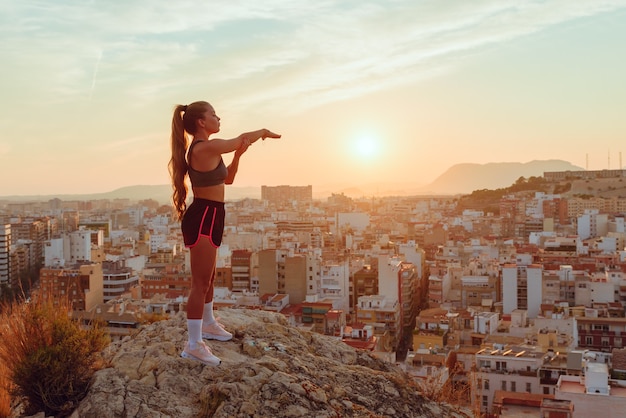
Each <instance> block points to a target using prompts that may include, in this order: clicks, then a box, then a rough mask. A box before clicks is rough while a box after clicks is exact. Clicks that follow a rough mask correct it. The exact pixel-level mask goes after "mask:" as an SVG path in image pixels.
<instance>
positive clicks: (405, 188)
mask: <svg viewBox="0 0 626 418" xmlns="http://www.w3.org/2000/svg"><path fill="white" fill-rule="evenodd" d="M567 170H571V171H580V170H584V169H583V168H581V167H578V166H575V165H573V164H571V163H569V162H567V161H563V160H537V161H531V162H528V163H487V164H471V163H465V164H456V165H454V166H452V167H450V168H449V169H448V170H447V171H446V172H444V173H443V174H442V175H440V176H439V177H437V179H435V181H433V182H432V183H430V184H429V185H427V186H423V185H419V184H411V183H406V182H402V181H398V182H394V183H379V184H358V185H353V186H352V187H345V186H328V185H327V186H320V185H313V198H314V199H325V198H327V197H328V196H330V195H331V194H332V193H343V194H345V195H346V196H350V197H363V196H379V197H380V196H413V195H431V194H432V195H453V194H469V193H471V192H473V191H474V190H481V189H499V188H504V187H508V186H510V185H512V184H513V183H515V181H516V180H517V179H519V178H520V177H526V178H528V177H531V176H535V177H540V176H543V173H544V172H545V171H567ZM171 197H172V187H171V186H170V185H169V184H164V185H140V186H128V187H122V188H119V189H116V190H113V191H111V192H106V193H94V194H81V195H78V194H65V195H47V196H45V195H33V196H0V201H43V202H45V201H48V200H50V199H54V198H58V199H61V200H65V201H68V200H98V199H109V200H113V199H130V200H145V199H153V200H156V201H157V202H159V203H161V204H168V203H170V202H171ZM245 198H252V199H260V198H261V187H236V186H229V187H227V188H226V199H227V200H241V199H245Z"/></svg>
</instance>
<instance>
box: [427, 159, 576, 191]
mask: <svg viewBox="0 0 626 418" xmlns="http://www.w3.org/2000/svg"><path fill="white" fill-rule="evenodd" d="M568 170H570V171H581V170H584V168H581V167H578V166H575V165H573V164H571V163H569V162H567V161H563V160H535V161H530V162H528V163H487V164H470V163H466V164H456V165H453V166H452V167H450V168H449V169H448V170H447V171H446V172H445V173H443V174H442V175H440V176H439V177H437V178H436V179H435V181H433V182H432V183H430V184H429V185H428V186H425V187H422V188H421V189H420V194H468V193H471V192H473V191H474V190H482V189H490V190H494V189H500V188H504V187H508V186H510V185H512V184H513V183H515V181H516V180H517V179H519V178H520V177H525V178H528V177H533V176H534V177H541V176H543V173H544V172H546V171H568Z"/></svg>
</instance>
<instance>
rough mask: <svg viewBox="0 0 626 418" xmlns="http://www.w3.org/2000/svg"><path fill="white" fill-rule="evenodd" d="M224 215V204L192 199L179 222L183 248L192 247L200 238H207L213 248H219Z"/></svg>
mask: <svg viewBox="0 0 626 418" xmlns="http://www.w3.org/2000/svg"><path fill="white" fill-rule="evenodd" d="M225 215H226V212H225V210H224V202H216V201H214V200H207V199H197V198H194V199H193V202H191V205H189V207H188V208H187V210H186V211H185V214H184V215H183V220H182V222H181V229H182V230H183V241H184V242H185V247H187V248H191V247H193V246H194V245H196V244H197V243H198V241H200V237H208V238H209V239H210V240H211V244H213V246H215V247H219V246H220V244H222V236H223V235H224V217H225Z"/></svg>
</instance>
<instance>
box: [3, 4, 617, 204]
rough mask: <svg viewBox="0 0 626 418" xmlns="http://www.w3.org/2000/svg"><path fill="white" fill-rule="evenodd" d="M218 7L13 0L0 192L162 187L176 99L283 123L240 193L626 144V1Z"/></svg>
mask: <svg viewBox="0 0 626 418" xmlns="http://www.w3.org/2000/svg"><path fill="white" fill-rule="evenodd" d="M216 4H217V3H216V2H207V1H204V2H198V1H187V0H179V1H175V2H173V1H162V0H159V1H152V0H151V1H146V0H138V1H132V2H107V1H96V2H76V1H65V0H59V1H55V2H44V1H32V0H22V1H10V0H0V5H1V7H0V10H1V11H2V12H1V13H0V34H1V36H2V43H1V44H0V51H1V56H2V65H0V87H1V88H0V91H1V92H2V93H1V95H0V103H1V107H2V109H1V110H2V111H1V112H0V162H1V164H0V178H2V182H1V183H0V196H8V195H32V194H46V195H50V194H67V193H101V192H108V191H112V190H114V189H116V188H120V187H124V186H131V185H158V184H168V183H169V181H170V180H169V175H168V171H167V162H168V160H169V153H170V145H169V134H170V126H171V118H172V111H173V108H174V106H175V105H176V104H179V103H180V104H187V103H190V102H192V101H196V100H207V101H209V102H211V104H212V105H213V106H214V107H215V109H216V111H217V113H218V115H219V116H220V117H221V119H222V120H221V123H222V130H221V132H220V133H219V134H217V135H216V136H215V137H221V138H230V137H234V136H236V135H238V134H239V133H241V132H245V131H250V130H255V129H259V128H268V129H271V130H273V131H275V132H278V133H280V134H282V138H281V139H279V140H266V141H264V142H259V143H257V144H254V145H253V146H252V147H251V148H250V149H249V150H248V151H247V153H246V154H245V155H244V156H243V157H242V160H241V165H240V169H239V173H238V175H237V179H236V181H235V184H234V185H235V186H241V187H249V186H259V187H260V186H261V185H268V186H276V185H292V186H304V185H313V187H314V188H316V187H322V186H324V187H330V186H335V185H336V186H337V187H341V186H356V185H360V184H374V183H377V184H385V183H415V184H418V185H422V184H423V185H425V184H428V183H430V182H432V181H433V180H434V179H435V178H436V177H438V176H439V175H441V174H442V173H443V172H444V171H445V170H447V169H448V168H449V167H450V166H452V165H454V164H459V163H469V162H471V163H481V164H482V163H489V162H522V163H524V162H528V161H532V160H544V159H561V160H565V161H569V162H571V163H572V164H575V165H578V166H580V167H584V168H588V169H593V170H598V169H604V168H613V169H614V168H618V166H619V164H620V163H621V152H622V151H626V147H624V146H623V144H624V143H625V140H626V125H625V124H624V122H623V120H624V104H625V103H626V82H625V81H624V74H626V56H625V54H624V51H626V1H604V0H579V1H571V0H557V1H545V2H536V1H532V2H531V1H528V2H517V1H516V2H511V1H500V0H493V1H472V2H434V1H415V0H398V1H385V2H383V1H362V0H359V1H329V0H319V1H284V0H283V1H281V0H269V1H261V2H260V1H256V0H254V1H253V0H244V1H237V2H220V5H219V7H217V6H216ZM229 159H230V156H227V157H225V160H227V162H228V161H229Z"/></svg>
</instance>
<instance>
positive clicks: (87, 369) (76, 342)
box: [0, 300, 109, 417]
mask: <svg viewBox="0 0 626 418" xmlns="http://www.w3.org/2000/svg"><path fill="white" fill-rule="evenodd" d="M68 306H69V305H68V304H67V303H53V302H52V301H45V300H33V301H30V302H28V303H21V304H18V303H13V304H7V305H6V306H4V307H3V310H2V314H1V316H0V330H1V331H0V332H1V338H0V361H1V362H2V363H3V368H4V369H6V377H7V378H8V379H9V380H10V382H11V384H12V385H11V386H12V390H11V394H12V395H13V396H14V397H16V398H17V399H20V400H22V401H23V402H24V406H25V412H26V413H27V414H35V413H37V412H40V411H43V412H45V414H46V416H48V415H54V416H57V417H63V416H67V415H69V414H70V413H71V412H72V411H73V410H74V409H75V408H76V406H77V405H78V403H79V402H80V400H81V399H83V398H84V396H85V395H86V394H87V391H88V389H89V384H90V381H91V377H92V376H93V374H94V372H95V371H96V370H98V369H99V368H100V367H101V365H102V363H101V357H100V353H101V351H102V350H103V349H104V348H105V347H106V346H107V345H108V343H109V339H108V335H107V334H106V331H105V329H104V328H102V327H100V326H98V325H97V324H92V326H91V327H89V329H82V328H81V325H80V324H79V323H78V322H77V321H75V320H73V319H72V318H71V316H70V309H69V307H68Z"/></svg>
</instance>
